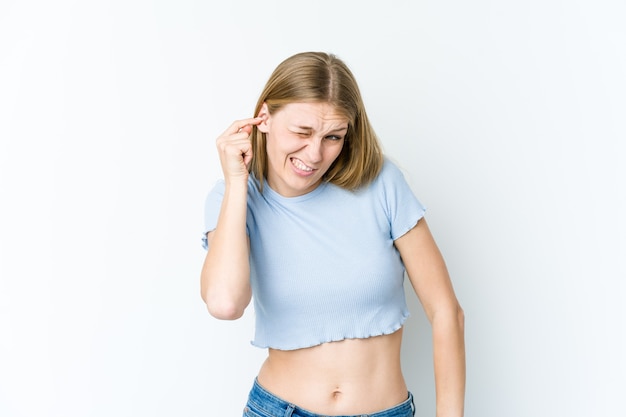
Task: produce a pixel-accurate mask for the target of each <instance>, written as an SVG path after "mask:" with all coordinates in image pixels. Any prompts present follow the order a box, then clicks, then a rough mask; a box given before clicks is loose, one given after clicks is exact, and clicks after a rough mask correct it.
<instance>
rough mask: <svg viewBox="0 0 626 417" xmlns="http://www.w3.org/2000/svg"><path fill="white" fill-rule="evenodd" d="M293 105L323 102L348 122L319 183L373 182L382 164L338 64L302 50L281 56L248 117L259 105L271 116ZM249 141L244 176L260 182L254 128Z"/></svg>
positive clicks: (354, 89)
mask: <svg viewBox="0 0 626 417" xmlns="http://www.w3.org/2000/svg"><path fill="white" fill-rule="evenodd" d="M297 102H308V103H328V104H330V105H332V106H333V107H334V108H335V110H336V111H337V112H339V113H341V114H343V115H344V116H345V117H346V118H347V119H348V132H347V133H346V136H345V140H344V144H343V148H342V150H341V153H340V154H339V156H338V157H337V159H336V160H335V161H334V162H333V164H332V165H331V166H330V168H329V169H328V171H327V172H326V174H325V175H324V180H326V181H328V182H330V183H332V184H335V185H337V186H339V187H342V188H345V189H349V190H356V189H357V188H359V187H361V186H363V185H366V184H368V183H369V182H371V181H372V180H373V179H374V178H376V176H377V175H378V173H379V172H380V170H381V168H382V165H383V153H382V149H381V146H380V143H379V141H378V137H377V136H376V134H375V133H374V129H373V128H372V126H371V125H370V122H369V120H368V118H367V114H366V113H365V106H364V104H363V99H362V97H361V93H360V91H359V87H358V85H357V83H356V79H355V78H354V75H353V74H352V72H351V71H350V69H349V68H348V67H347V65H346V64H345V63H344V62H343V61H342V60H340V59H339V58H337V57H336V56H335V55H332V54H327V53H323V52H302V53H299V54H296V55H293V56H291V57H289V58H287V59H286V60H284V61H283V62H281V63H280V64H279V65H278V67H276V69H275V70H274V72H273V73H272V75H271V76H270V78H269V80H268V81H267V84H265V88H264V89H263V92H262V93H261V96H260V97H259V100H258V102H257V105H256V108H255V111H254V115H255V116H256V115H258V114H259V112H260V110H261V107H262V106H263V104H264V103H265V104H267V109H268V112H269V113H270V114H272V113H274V112H276V111H278V110H280V109H281V108H282V107H283V106H285V105H286V104H289V103H297ZM251 141H252V150H253V157H252V162H251V164H250V172H252V173H253V174H254V175H255V176H256V177H257V178H258V179H259V181H260V182H261V184H263V180H264V179H266V178H267V165H268V163H267V151H266V148H265V146H266V145H265V144H266V134H265V133H263V132H261V131H259V130H258V129H257V128H256V126H254V127H253V129H252V133H251Z"/></svg>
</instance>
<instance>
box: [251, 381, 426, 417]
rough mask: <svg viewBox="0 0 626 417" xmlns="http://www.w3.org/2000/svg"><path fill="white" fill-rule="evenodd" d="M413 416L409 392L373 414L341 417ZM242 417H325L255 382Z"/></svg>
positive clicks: (413, 411) (411, 399)
mask: <svg viewBox="0 0 626 417" xmlns="http://www.w3.org/2000/svg"><path fill="white" fill-rule="evenodd" d="M414 415H415V404H414V403H413V395H412V394H411V393H410V392H409V398H407V400H406V401H405V402H403V403H402V404H399V405H397V406H395V407H392V408H389V409H387V410H383V411H379V412H376V413H374V414H359V415H355V416H343V417H413V416H414ZM243 417H326V416H323V415H320V414H315V413H311V412H310V411H306V410H303V409H302V408H300V407H297V406H295V405H293V404H290V403H289V402H287V401H285V400H282V399H280V398H278V397H276V396H275V395H273V394H271V393H269V392H268V391H266V390H265V389H264V388H263V387H262V386H260V385H259V383H258V382H257V381H256V380H255V381H254V385H253V386H252V390H250V395H249V397H248V403H247V404H246V408H244V410H243Z"/></svg>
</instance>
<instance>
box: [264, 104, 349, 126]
mask: <svg viewBox="0 0 626 417" xmlns="http://www.w3.org/2000/svg"><path fill="white" fill-rule="evenodd" d="M275 116H276V118H278V119H282V120H283V121H285V122H286V123H289V124H293V125H296V126H300V127H308V128H313V129H316V128H322V127H325V128H328V127H333V128H341V127H347V126H348V121H349V120H348V118H347V117H346V116H345V115H344V113H342V112H340V111H338V110H337V108H336V107H335V106H333V105H331V104H328V103H289V104H286V105H285V106H283V107H282V108H281V109H280V110H279V111H278V112H276V114H275Z"/></svg>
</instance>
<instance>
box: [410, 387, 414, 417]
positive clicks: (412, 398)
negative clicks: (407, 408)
mask: <svg viewBox="0 0 626 417" xmlns="http://www.w3.org/2000/svg"><path fill="white" fill-rule="evenodd" d="M409 395H410V396H411V410H412V411H413V416H414V417H415V398H414V397H413V394H411V393H409Z"/></svg>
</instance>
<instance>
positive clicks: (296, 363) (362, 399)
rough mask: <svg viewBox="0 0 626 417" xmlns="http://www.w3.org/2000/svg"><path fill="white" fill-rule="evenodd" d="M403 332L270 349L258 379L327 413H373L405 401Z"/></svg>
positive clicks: (287, 398)
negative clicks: (298, 346) (316, 344)
mask: <svg viewBox="0 0 626 417" xmlns="http://www.w3.org/2000/svg"><path fill="white" fill-rule="evenodd" d="M401 344H402V329H400V330H398V331H397V332H395V333H393V334H390V335H384V336H376V337H370V338H367V339H347V340H342V341H340V342H331V343H324V344H321V345H318V346H314V347H310V348H306V349H298V350H288V351H285V350H274V349H269V355H268V357H267V359H266V360H265V362H264V364H263V366H262V367H261V370H260V372H259V375H258V382H259V384H260V385H261V386H262V387H263V388H265V389H266V390H267V391H269V392H271V393H272V394H274V395H276V396H277V397H280V398H282V399H284V400H285V401H288V402H290V403H292V404H295V405H296V406H299V407H301V408H303V409H306V410H308V411H311V412H314V413H316V414H322V415H328V416H333V415H354V414H371V413H375V412H377V411H381V410H385V409H387V408H391V407H394V406H396V405H398V404H400V403H402V402H404V401H406V399H407V396H408V392H407V387H406V383H405V381H404V377H403V376H402V370H401V366H400V348H401Z"/></svg>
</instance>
